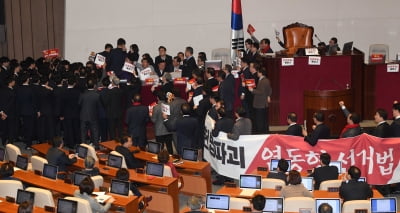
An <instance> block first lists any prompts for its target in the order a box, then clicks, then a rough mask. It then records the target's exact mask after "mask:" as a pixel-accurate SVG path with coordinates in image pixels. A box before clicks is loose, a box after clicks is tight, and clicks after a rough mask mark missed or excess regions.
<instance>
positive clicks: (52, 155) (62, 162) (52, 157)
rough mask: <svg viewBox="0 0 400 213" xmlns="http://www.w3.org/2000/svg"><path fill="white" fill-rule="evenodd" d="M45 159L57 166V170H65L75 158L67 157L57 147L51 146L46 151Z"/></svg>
mask: <svg viewBox="0 0 400 213" xmlns="http://www.w3.org/2000/svg"><path fill="white" fill-rule="evenodd" d="M46 159H47V161H48V162H49V164H51V165H54V166H58V171H59V172H60V171H63V172H65V171H67V166H69V165H72V164H74V163H75V162H76V161H77V159H76V157H75V158H72V159H69V158H68V156H67V155H66V154H65V152H63V151H61V150H60V149H58V148H57V147H51V148H50V149H49V151H47V154H46Z"/></svg>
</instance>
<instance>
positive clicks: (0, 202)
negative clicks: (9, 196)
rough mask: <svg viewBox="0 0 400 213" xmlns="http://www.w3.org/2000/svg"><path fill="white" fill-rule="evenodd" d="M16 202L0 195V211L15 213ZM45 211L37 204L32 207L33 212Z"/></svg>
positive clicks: (41, 212) (16, 208)
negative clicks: (8, 200)
mask: <svg viewBox="0 0 400 213" xmlns="http://www.w3.org/2000/svg"><path fill="white" fill-rule="evenodd" d="M18 206H19V205H18V204H16V203H9V202H7V201H6V199H5V198H2V197H0V209H1V210H0V212H4V213H15V212H18ZM45 212H46V211H45V210H44V208H40V207H37V206H34V207H33V213H45Z"/></svg>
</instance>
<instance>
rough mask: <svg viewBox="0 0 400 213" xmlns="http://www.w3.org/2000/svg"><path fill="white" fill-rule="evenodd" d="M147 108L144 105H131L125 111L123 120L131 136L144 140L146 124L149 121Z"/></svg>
mask: <svg viewBox="0 0 400 213" xmlns="http://www.w3.org/2000/svg"><path fill="white" fill-rule="evenodd" d="M149 119H150V117H149V108H148V107H147V106H144V105H136V106H131V107H129V108H128V110H127V111H126V117H125V122H126V124H128V133H129V134H130V135H131V136H132V137H140V138H141V139H143V140H146V125H147V122H148V121H149Z"/></svg>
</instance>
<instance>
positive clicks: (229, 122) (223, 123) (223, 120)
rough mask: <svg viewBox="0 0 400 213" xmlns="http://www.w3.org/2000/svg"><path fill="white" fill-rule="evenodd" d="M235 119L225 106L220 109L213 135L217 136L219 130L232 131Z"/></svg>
mask: <svg viewBox="0 0 400 213" xmlns="http://www.w3.org/2000/svg"><path fill="white" fill-rule="evenodd" d="M233 124H234V121H233V119H232V118H230V117H228V116H227V115H226V112H225V109H224V108H219V109H218V120H217V122H215V126H214V129H213V130H212V136H214V137H217V136H218V134H219V132H225V133H229V132H232V128H233Z"/></svg>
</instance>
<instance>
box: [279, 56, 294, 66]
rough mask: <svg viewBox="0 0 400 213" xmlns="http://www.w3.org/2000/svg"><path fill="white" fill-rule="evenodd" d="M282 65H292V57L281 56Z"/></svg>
mask: <svg viewBox="0 0 400 213" xmlns="http://www.w3.org/2000/svg"><path fill="white" fill-rule="evenodd" d="M281 64H282V67H288V66H294V58H282V60H281Z"/></svg>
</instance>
